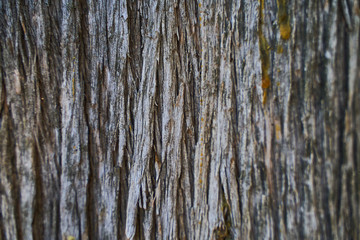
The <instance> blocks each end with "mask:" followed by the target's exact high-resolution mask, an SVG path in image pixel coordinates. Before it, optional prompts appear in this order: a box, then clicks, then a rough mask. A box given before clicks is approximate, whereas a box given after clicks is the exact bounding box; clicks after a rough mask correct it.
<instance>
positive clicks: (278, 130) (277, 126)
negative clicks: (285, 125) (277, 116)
mask: <svg viewBox="0 0 360 240" xmlns="http://www.w3.org/2000/svg"><path fill="white" fill-rule="evenodd" d="M275 135H276V140H278V141H279V140H280V139H281V126H280V123H279V122H276V123H275Z"/></svg>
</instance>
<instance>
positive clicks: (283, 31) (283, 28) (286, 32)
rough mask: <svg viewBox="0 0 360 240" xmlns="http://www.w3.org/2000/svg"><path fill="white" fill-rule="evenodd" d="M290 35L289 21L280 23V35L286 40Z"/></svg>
mask: <svg viewBox="0 0 360 240" xmlns="http://www.w3.org/2000/svg"><path fill="white" fill-rule="evenodd" d="M290 35H291V27H290V23H289V22H287V23H285V24H280V36H281V38H282V39H284V40H288V39H289V38H290Z"/></svg>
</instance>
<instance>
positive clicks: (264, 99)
mask: <svg viewBox="0 0 360 240" xmlns="http://www.w3.org/2000/svg"><path fill="white" fill-rule="evenodd" d="M266 99H267V91H266V90H265V91H264V95H263V101H262V102H263V104H265V103H266Z"/></svg>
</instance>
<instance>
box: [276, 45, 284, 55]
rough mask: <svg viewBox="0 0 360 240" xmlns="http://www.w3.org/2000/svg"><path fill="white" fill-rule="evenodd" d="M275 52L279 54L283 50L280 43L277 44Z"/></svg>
mask: <svg viewBox="0 0 360 240" xmlns="http://www.w3.org/2000/svg"><path fill="white" fill-rule="evenodd" d="M276 52H277V53H278V54H281V53H283V52H284V48H283V47H282V46H281V45H278V46H277V48H276Z"/></svg>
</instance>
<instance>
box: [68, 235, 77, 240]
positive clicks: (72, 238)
mask: <svg viewBox="0 0 360 240" xmlns="http://www.w3.org/2000/svg"><path fill="white" fill-rule="evenodd" d="M75 239H76V238H75V237H74V236H68V237H67V238H66V240H75Z"/></svg>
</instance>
